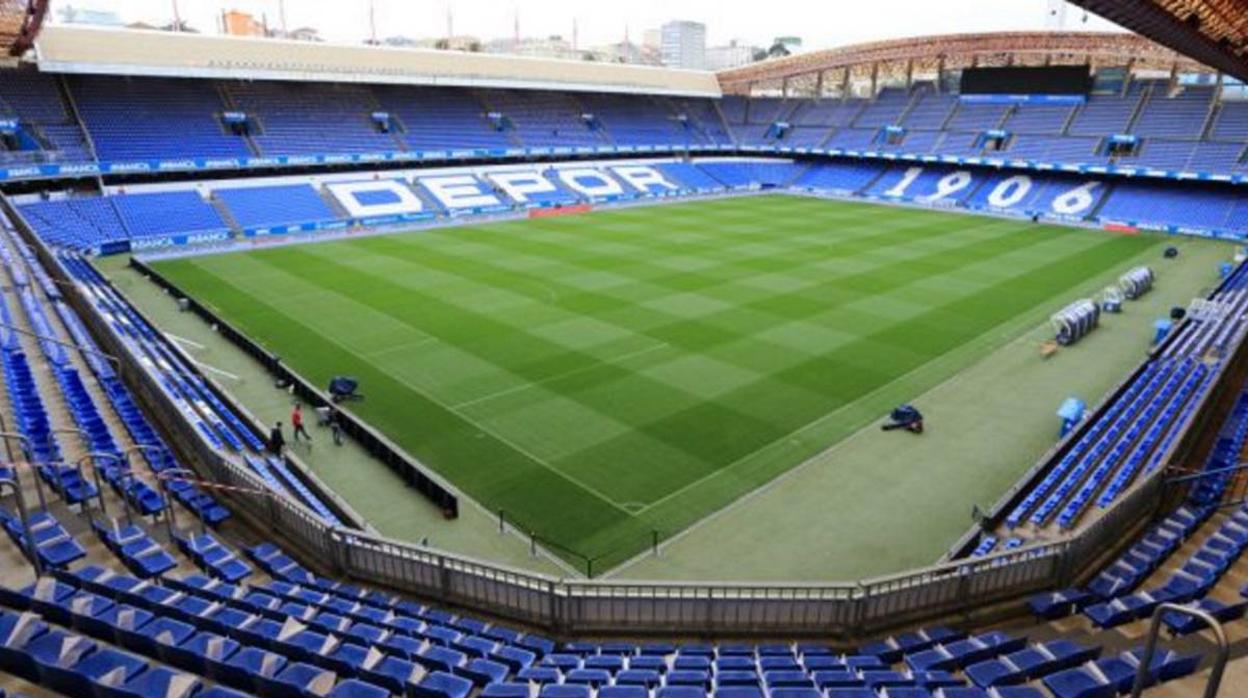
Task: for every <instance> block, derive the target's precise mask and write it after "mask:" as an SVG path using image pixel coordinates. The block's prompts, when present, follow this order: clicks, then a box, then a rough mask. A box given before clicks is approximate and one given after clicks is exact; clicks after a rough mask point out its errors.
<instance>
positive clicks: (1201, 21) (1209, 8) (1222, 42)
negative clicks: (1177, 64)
mask: <svg viewBox="0 0 1248 698" xmlns="http://www.w3.org/2000/svg"><path fill="white" fill-rule="evenodd" d="M1071 1H1072V2H1074V3H1075V4H1076V5H1079V6H1081V7H1083V8H1085V9H1087V10H1089V11H1091V12H1095V13H1096V14H1098V15H1100V16H1102V17H1104V18H1105V19H1108V20H1110V21H1112V22H1115V23H1117V24H1119V25H1122V26H1124V27H1126V28H1127V29H1130V30H1132V31H1134V32H1138V33H1140V34H1143V35H1144V36H1147V37H1149V38H1150V39H1152V40H1154V41H1156V42H1158V43H1161V44H1165V45H1166V46H1169V47H1170V48H1172V49H1174V50H1176V51H1179V52H1181V53H1183V54H1185V55H1188V56H1191V57H1192V58H1194V59H1196V60H1198V61H1200V62H1202V63H1204V64H1206V65H1208V66H1211V67H1213V68H1216V69H1218V70H1220V71H1222V72H1224V73H1226V74H1228V75H1233V76H1235V77H1237V78H1239V79H1240V80H1245V81H1248V0H1139V2H1121V0H1071Z"/></svg>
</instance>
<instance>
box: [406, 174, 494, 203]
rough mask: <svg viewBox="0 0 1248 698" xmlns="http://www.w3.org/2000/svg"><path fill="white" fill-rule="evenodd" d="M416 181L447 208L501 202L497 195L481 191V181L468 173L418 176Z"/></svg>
mask: <svg viewBox="0 0 1248 698" xmlns="http://www.w3.org/2000/svg"><path fill="white" fill-rule="evenodd" d="M416 181H418V182H420V183H421V184H422V185H424V187H425V188H426V189H428V190H429V193H430V194H433V197H434V198H435V199H437V200H438V201H440V202H441V203H442V205H443V206H445V207H447V208H452V209H453V208H477V207H481V206H498V205H499V204H501V203H502V202H501V201H499V200H498V197H496V196H494V195H493V194H491V193H489V192H487V191H483V190H482V189H481V183H480V182H479V181H477V178H476V177H473V176H472V175H470V174H461V175H445V176H441V177H420V178H418V179H417V180H416Z"/></svg>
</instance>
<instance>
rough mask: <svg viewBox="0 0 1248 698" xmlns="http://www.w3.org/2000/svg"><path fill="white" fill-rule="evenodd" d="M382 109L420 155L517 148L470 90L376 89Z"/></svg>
mask: <svg viewBox="0 0 1248 698" xmlns="http://www.w3.org/2000/svg"><path fill="white" fill-rule="evenodd" d="M374 93H375V94H376V95H377V100H378V102H379V103H380V106H381V108H382V109H384V110H386V111H388V112H390V114H391V115H392V116H396V117H398V119H399V120H400V121H401V122H402V125H403V133H402V134H401V136H402V138H403V140H404V142H405V143H406V144H407V147H408V148H409V149H411V150H414V151H417V152H426V151H434V150H439V151H445V150H455V149H464V148H469V149H503V148H512V147H515V145H514V144H513V143H511V141H509V140H508V139H507V136H506V134H504V133H503V132H502V131H498V130H496V129H495V128H493V126H492V125H491V124H490V123H489V122H488V121H487V120H486V111H487V110H486V108H485V106H484V105H482V104H481V103H480V102H479V101H477V99H476V97H475V96H473V94H472V93H471V92H469V91H467V90H455V89H449V88H406V87H376V88H374Z"/></svg>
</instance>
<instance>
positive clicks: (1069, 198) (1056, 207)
mask: <svg viewBox="0 0 1248 698" xmlns="http://www.w3.org/2000/svg"><path fill="white" fill-rule="evenodd" d="M1099 186H1101V183H1100V182H1096V181H1093V182H1084V183H1083V184H1080V185H1079V186H1077V187H1075V188H1074V189H1071V190H1070V191H1068V192H1065V193H1063V194H1060V195H1058V196H1057V197H1056V198H1054V199H1053V203H1052V204H1051V205H1050V208H1052V209H1053V212H1054V213H1060V214H1063V215H1067V216H1074V215H1078V214H1080V213H1083V212H1084V211H1087V210H1088V209H1090V208H1092V204H1094V203H1096V199H1095V198H1094V197H1093V196H1092V193H1093V192H1094V191H1096V189H1097V187H1099Z"/></svg>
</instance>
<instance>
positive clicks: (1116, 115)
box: [1069, 82, 1148, 136]
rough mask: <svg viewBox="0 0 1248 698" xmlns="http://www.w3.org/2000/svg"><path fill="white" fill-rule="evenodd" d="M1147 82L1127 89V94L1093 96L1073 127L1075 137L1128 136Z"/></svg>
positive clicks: (1076, 118) (1132, 85)
mask: <svg viewBox="0 0 1248 698" xmlns="http://www.w3.org/2000/svg"><path fill="white" fill-rule="evenodd" d="M1147 87H1148V83H1144V82H1135V83H1132V84H1131V86H1130V87H1129V88H1127V94H1126V95H1124V96H1119V95H1116V94H1113V95H1109V94H1093V95H1090V96H1089V97H1088V101H1087V102H1086V103H1084V105H1083V106H1082V107H1080V108H1079V111H1078V113H1076V114H1075V119H1074V121H1072V122H1071V124H1070V130H1069V133H1070V135H1072V136H1108V135H1111V134H1115V133H1126V132H1127V127H1128V126H1129V125H1130V121H1131V117H1132V115H1133V114H1135V111H1136V109H1137V107H1138V106H1139V104H1140V100H1141V99H1142V98H1143V95H1144V92H1145V89H1146V88H1147Z"/></svg>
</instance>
